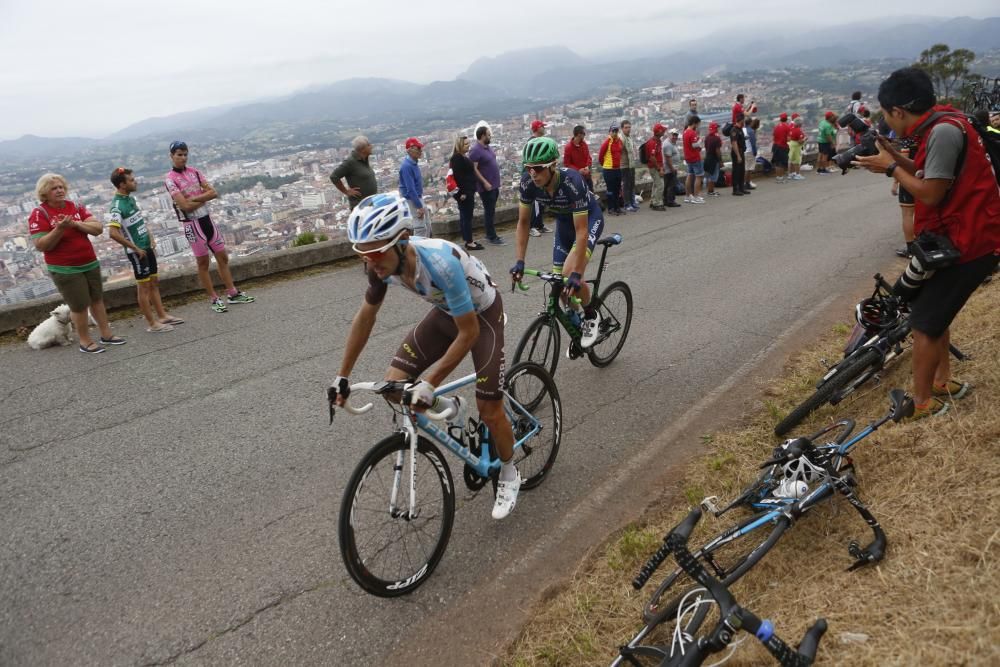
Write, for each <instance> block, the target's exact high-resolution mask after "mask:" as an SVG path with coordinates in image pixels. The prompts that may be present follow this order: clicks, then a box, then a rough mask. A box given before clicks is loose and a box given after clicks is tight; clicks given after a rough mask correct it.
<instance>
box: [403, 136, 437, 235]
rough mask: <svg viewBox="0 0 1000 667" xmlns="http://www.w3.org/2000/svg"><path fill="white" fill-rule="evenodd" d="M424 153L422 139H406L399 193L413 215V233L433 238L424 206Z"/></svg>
mask: <svg viewBox="0 0 1000 667" xmlns="http://www.w3.org/2000/svg"><path fill="white" fill-rule="evenodd" d="M423 153H424V145H423V143H421V141H420V139H417V138H416V137H410V138H409V139H407V140H406V157H404V158H403V161H402V162H401V163H400V165H399V195H400V196H401V197H402V198H403V199H405V200H406V203H407V205H408V206H409V207H410V215H412V216H413V233H414V235H415V236H422V237H424V238H428V239H429V238H431V236H433V233H432V231H431V218H430V215H429V213H428V211H427V207H426V206H424V177H423V174H421V173H420V156H421V155H423Z"/></svg>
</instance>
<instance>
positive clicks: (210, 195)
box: [173, 183, 219, 213]
mask: <svg viewBox="0 0 1000 667" xmlns="http://www.w3.org/2000/svg"><path fill="white" fill-rule="evenodd" d="M218 196H219V194H218V193H217V192H216V191H215V188H213V187H212V186H211V185H209V184H208V183H203V184H202V192H201V194H200V195H195V196H194V197H191V198H190V199H188V198H187V197H185V196H184V195H183V194H182V193H180V192H175V193H174V194H173V199H174V203H175V204H177V208H179V209H180V210H182V211H184V212H185V213H190V212H191V211H194V210H196V209H199V208H201V206H202V205H203V204H204V203H205V202H207V201H211V200H213V199H216V198H217V197H218Z"/></svg>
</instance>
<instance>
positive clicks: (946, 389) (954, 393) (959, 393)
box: [931, 380, 972, 399]
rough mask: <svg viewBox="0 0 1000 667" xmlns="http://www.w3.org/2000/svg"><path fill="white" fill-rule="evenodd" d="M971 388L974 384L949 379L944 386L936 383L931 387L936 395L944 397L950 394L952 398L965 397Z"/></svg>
mask: <svg viewBox="0 0 1000 667" xmlns="http://www.w3.org/2000/svg"><path fill="white" fill-rule="evenodd" d="M971 389H972V385H971V384H969V383H968V382H959V381H958V380H948V381H947V382H946V383H945V384H944V386H943V387H939V386H938V385H937V384H936V383H935V384H934V386H933V387H931V394H933V395H934V396H941V397H942V398H944V397H947V396H950V397H951V398H952V399H959V398H964V397H965V395H966V394H968V393H969V391H970V390H971Z"/></svg>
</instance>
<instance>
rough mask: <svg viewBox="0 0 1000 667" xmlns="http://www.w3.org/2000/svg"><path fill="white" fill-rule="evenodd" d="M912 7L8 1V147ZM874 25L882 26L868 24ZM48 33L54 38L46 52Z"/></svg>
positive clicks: (0, 113) (889, 18)
mask: <svg viewBox="0 0 1000 667" xmlns="http://www.w3.org/2000/svg"><path fill="white" fill-rule="evenodd" d="M915 8H916V7H915V5H913V4H912V3H910V2H903V1H901V0H887V1H884V2H881V3H879V4H878V6H877V8H876V9H874V10H873V9H872V6H871V5H870V3H867V2H863V1H861V0H844V1H842V2H838V3H836V5H835V6H831V5H829V4H828V3H819V2H800V3H796V4H795V5H793V6H789V5H788V4H787V3H784V2H778V1H776V0H761V1H760V2H756V3H754V5H753V8H752V11H750V12H740V14H739V15H734V14H733V12H732V11H731V9H730V7H729V6H728V5H726V4H725V3H719V4H718V5H717V6H710V5H702V6H697V7H693V8H684V9H681V8H679V7H661V8H656V9H647V8H644V7H641V6H634V7H633V8H632V10H631V11H627V12H617V11H609V9H610V8H609V6H608V5H607V4H606V3H603V2H597V1H596V0H578V1H577V2H574V3H572V4H565V3H527V2H515V3H508V4H506V5H498V4H496V3H469V4H465V5H457V4H455V3H448V2H442V1H441V0H432V1H429V2H423V3H419V4H414V3H403V2H399V1H398V0H372V1H370V2H367V3H364V4H363V5H362V6H357V5H354V4H350V5H347V4H346V3H329V2H323V1H321V0H296V1H295V2H291V3H278V4H273V3H271V4H253V5H247V4H246V3H240V2H235V1H233V0H220V1H218V2H212V3H204V2H194V1H193V0H173V1H172V2H169V3H156V4H146V3H137V4H122V3H120V2H112V1H111V0H91V1H88V2H85V3H81V2H71V1H70V0H54V1H52V2H47V3H34V2H28V1H26V0H14V1H13V2H11V1H8V2H4V3H2V4H0V54H2V55H3V57H4V58H3V59H4V62H5V63H8V66H7V67H5V68H4V70H3V71H2V72H0V87H2V88H3V91H4V95H3V96H2V98H0V139H12V138H16V137H19V136H21V135H24V134H36V135H41V136H87V137H102V136H105V135H107V134H109V133H111V132H114V131H116V130H119V129H121V128H123V127H125V126H127V125H129V124H131V123H134V122H137V121H140V120H143V119H145V118H149V117H155V116H165V115H169V114H174V113H179V112H183V111H190V110H194V109H201V108H204V107H209V106H213V105H223V104H232V103H237V102H244V101H250V100H253V99H260V98H262V97H275V96H281V95H286V94H289V93H292V92H295V91H298V90H302V89H303V88H306V87H308V86H314V85H321V84H325V83H330V82H333V81H338V80H343V79H349V78H354V77H367V76H379V77H387V78H394V79H401V80H406V81H412V82H418V83H426V82H429V81H432V80H437V79H445V80H447V79H451V78H453V77H455V76H456V75H458V74H460V73H461V72H462V71H464V70H465V69H466V68H467V67H468V66H469V65H470V64H471V63H472V62H473V61H475V60H476V59H477V58H480V57H484V56H485V57H490V56H495V55H497V54H500V53H503V52H506V51H510V50H514V49H522V48H530V47H539V46H551V45H557V44H561V45H565V46H567V47H569V48H571V49H573V50H574V51H575V52H576V53H578V54H580V55H582V56H584V57H586V58H591V59H595V60H615V59H619V58H620V59H628V58H640V57H642V56H643V55H646V54H653V53H659V54H663V53H668V52H670V51H672V50H675V49H678V48H685V49H687V48H689V49H692V50H696V49H705V50H706V53H707V52H710V51H711V50H712V49H715V48H722V46H724V42H723V40H714V39H713V40H712V41H710V42H705V41H701V42H699V41H698V39H699V38H701V37H705V36H706V35H718V34H720V33H725V34H727V35H729V36H730V37H732V38H733V39H735V38H736V37H742V38H745V39H747V40H752V39H760V40H764V41H773V39H774V38H775V35H778V36H780V35H782V34H788V31H787V29H786V28H782V29H780V30H777V31H776V29H775V28H774V25H775V23H774V20H775V16H776V15H777V14H786V15H788V16H790V17H796V16H797V17H799V20H800V21H801V25H802V30H803V31H805V30H814V29H816V28H822V27H823V26H821V25H818V24H817V17H820V16H828V17H829V18H828V21H829V23H830V25H831V26H832V25H833V24H836V23H847V22H857V21H859V20H861V19H862V18H863V19H864V20H865V21H870V22H871V25H872V26H873V27H878V28H885V27H886V26H887V25H891V24H892V23H893V22H896V21H898V20H900V16H902V15H904V14H908V13H912V12H913V11H914V10H915ZM872 11H876V12H878V13H879V14H881V15H882V16H881V17H873V16H871V12H872ZM948 11H949V13H950V16H949V17H948V18H953V17H956V16H969V17H972V18H983V17H987V16H990V15H992V14H996V3H995V2H990V1H988V0H962V1H960V2H954V3H951V4H949V6H948ZM785 25H787V24H785ZM792 25H795V22H794V21H793V22H792ZM53 30H57V31H58V34H59V38H58V39H50V38H47V37H46V36H47V35H50V34H52V32H53ZM833 34H835V33H834V32H831V35H833ZM727 41H731V40H727ZM920 46H921V48H923V45H920ZM956 46H958V45H956ZM858 55H863V54H858Z"/></svg>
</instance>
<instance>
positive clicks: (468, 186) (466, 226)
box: [448, 134, 483, 250]
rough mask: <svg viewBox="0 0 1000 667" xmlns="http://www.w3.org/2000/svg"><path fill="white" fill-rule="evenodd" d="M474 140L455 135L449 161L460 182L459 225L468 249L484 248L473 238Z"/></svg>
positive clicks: (474, 190) (457, 198)
mask: <svg viewBox="0 0 1000 667" xmlns="http://www.w3.org/2000/svg"><path fill="white" fill-rule="evenodd" d="M471 147H472V142H470V141H469V138H468V137H467V136H465V135H464V134H460V135H458V136H457V137H455V150H454V151H453V152H452V154H451V159H450V160H449V161H448V167H449V168H451V174H452V176H453V177H454V179H455V183H457V184H458V191H457V192H455V202H456V203H457V204H458V227H459V229H461V231H462V240H464V241H465V249H466V250H482V249H483V246H482V245H481V244H480V243H479V242H478V241H475V240H473V238H472V214H473V212H475V209H476V170H475V168H474V167H473V166H472V161H471V160H470V159H469V157H468V155H466V154H467V153H468V152H469V149H470V148H471Z"/></svg>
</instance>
